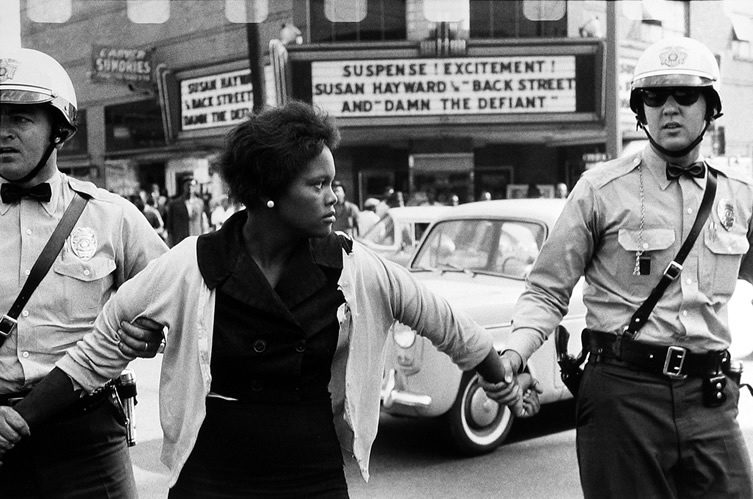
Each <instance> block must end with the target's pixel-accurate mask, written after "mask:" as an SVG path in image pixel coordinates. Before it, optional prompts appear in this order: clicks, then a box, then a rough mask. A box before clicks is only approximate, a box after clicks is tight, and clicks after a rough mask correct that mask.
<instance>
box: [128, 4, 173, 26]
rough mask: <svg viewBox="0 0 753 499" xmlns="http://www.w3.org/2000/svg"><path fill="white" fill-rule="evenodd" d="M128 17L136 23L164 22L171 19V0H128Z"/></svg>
mask: <svg viewBox="0 0 753 499" xmlns="http://www.w3.org/2000/svg"><path fill="white" fill-rule="evenodd" d="M126 12H127V13H128V19H130V20H131V22H133V23H136V24H162V23H164V22H166V21H167V20H168V19H170V0H127V3H126Z"/></svg>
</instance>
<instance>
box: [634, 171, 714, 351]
mask: <svg viewBox="0 0 753 499" xmlns="http://www.w3.org/2000/svg"><path fill="white" fill-rule="evenodd" d="M708 172H709V174H708V175H707V177H708V178H707V180H706V191H705V192H704V193H703V199H702V200H701V207H700V208H699V209H698V215H696V217H695V222H693V227H691V229H690V233H689V234H688V237H687V239H685V241H684V242H683V243H682V246H681V247H680V250H679V251H678V252H677V255H676V256H675V258H674V260H672V261H671V262H669V265H667V268H666V269H665V270H664V274H663V275H662V276H661V279H660V280H659V284H657V285H656V287H655V288H654V290H653V291H651V294H650V295H649V296H648V298H646V301H645V302H643V304H642V305H641V306H640V307H638V310H636V311H635V313H634V314H633V317H631V318H630V324H628V326H627V327H626V328H625V331H624V334H625V335H627V336H629V337H630V338H632V337H634V336H635V333H637V332H638V330H639V329H640V328H642V327H643V325H644V324H645V323H646V321H647V320H648V316H649V315H650V314H651V311H653V310H654V307H655V306H656V304H657V303H658V302H659V300H660V299H661V297H662V295H663V294H664V292H665V291H666V290H667V288H668V287H669V285H670V284H671V283H672V281H674V280H675V279H677V277H678V276H679V275H680V272H682V262H684V261H685V258H686V257H687V256H688V253H690V250H691V249H692V248H693V244H695V240H696V239H697V238H698V234H700V233H701V229H703V225H704V224H705V223H706V219H707V218H708V217H709V213H711V206H712V205H713V204H714V196H715V195H716V170H714V169H713V168H711V167H708Z"/></svg>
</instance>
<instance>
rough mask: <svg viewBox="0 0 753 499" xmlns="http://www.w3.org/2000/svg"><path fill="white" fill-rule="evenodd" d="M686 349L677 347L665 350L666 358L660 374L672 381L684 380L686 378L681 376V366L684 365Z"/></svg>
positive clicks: (683, 375)
mask: <svg viewBox="0 0 753 499" xmlns="http://www.w3.org/2000/svg"><path fill="white" fill-rule="evenodd" d="M687 353H688V351H687V349H685V348H683V347H678V346H670V347H668V348H667V356H666V357H665V359H664V368H663V369H662V374H664V375H665V376H667V377H668V378H672V379H685V378H687V377H688V376H687V375H686V374H682V366H683V364H685V354H687Z"/></svg>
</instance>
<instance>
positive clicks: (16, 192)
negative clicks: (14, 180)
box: [0, 182, 52, 204]
mask: <svg viewBox="0 0 753 499" xmlns="http://www.w3.org/2000/svg"><path fill="white" fill-rule="evenodd" d="M51 197H52V189H50V184H48V183H46V182H44V183H41V184H37V185H35V186H34V187H28V188H27V187H21V186H20V185H18V184H3V185H1V186H0V198H2V200H3V203H6V204H13V203H18V202H19V201H21V198H29V199H34V200H37V201H40V202H41V201H44V202H47V201H49V200H50V198H51Z"/></svg>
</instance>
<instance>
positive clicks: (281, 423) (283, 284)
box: [0, 102, 538, 498]
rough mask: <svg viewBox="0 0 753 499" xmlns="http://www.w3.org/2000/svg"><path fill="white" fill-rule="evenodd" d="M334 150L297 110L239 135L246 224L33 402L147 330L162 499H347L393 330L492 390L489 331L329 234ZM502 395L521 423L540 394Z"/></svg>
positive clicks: (130, 291)
mask: <svg viewBox="0 0 753 499" xmlns="http://www.w3.org/2000/svg"><path fill="white" fill-rule="evenodd" d="M338 139H339V133H338V131H337V129H336V128H335V127H334V125H333V123H332V122H331V121H330V120H329V119H328V118H327V117H326V116H324V115H322V114H320V113H318V112H316V111H315V110H314V109H313V108H312V107H311V106H309V105H307V104H303V103H299V102H292V103H289V104H287V105H285V106H282V107H279V108H273V109H270V110H267V111H264V112H262V113H260V114H256V115H253V116H251V117H250V118H249V119H248V120H246V121H245V122H244V123H242V124H240V125H238V126H237V127H236V128H235V129H234V130H233V131H232V132H231V133H230V134H229V136H228V141H227V145H226V149H225V152H224V154H223V157H222V160H221V166H220V168H221V173H222V175H223V177H224V180H225V181H226V182H227V185H228V186H229V187H230V195H231V196H233V197H234V198H237V199H240V200H241V201H243V203H244V204H245V205H246V207H247V209H246V210H244V211H241V212H239V213H236V214H235V215H233V216H232V217H231V218H230V219H229V220H228V221H227V222H226V223H225V224H224V225H223V226H222V228H221V229H220V230H219V231H217V232H213V233H210V234H207V235H204V236H201V237H198V238H195V237H191V238H188V239H186V240H184V241H183V242H182V243H181V244H179V245H178V246H176V247H175V248H173V249H172V250H171V251H170V252H169V253H167V254H166V255H165V257H163V258H160V259H158V260H157V261H155V262H153V264H151V265H150V266H149V267H148V270H147V271H146V272H144V273H142V274H140V275H139V276H138V277H136V279H135V280H134V281H131V282H129V283H126V285H124V286H123V287H122V288H121V289H120V290H119V292H118V294H117V295H116V296H115V297H114V298H113V299H112V300H110V302H108V303H107V304H106V305H105V311H104V312H103V314H102V315H101V316H100V317H99V318H98V320H97V322H96V332H95V333H93V334H90V335H89V336H87V337H86V339H85V340H84V341H83V342H80V343H79V344H78V345H76V346H75V347H74V348H73V349H72V350H70V351H69V354H68V357H67V358H66V360H65V361H63V362H60V363H59V364H58V368H59V369H58V370H57V371H56V372H55V374H51V375H50V377H48V379H49V380H50V381H49V384H48V385H46V386H40V387H38V389H37V390H35V391H34V392H33V393H32V395H31V396H32V397H35V398H36V399H37V400H40V401H45V402H46V403H47V407H48V409H47V410H49V408H50V407H55V405H56V404H58V403H59V402H58V400H59V398H60V397H59V394H58V390H53V391H49V390H47V388H48V387H52V388H55V385H54V383H53V382H52V380H53V379H54V377H55V376H60V373H61V372H65V373H67V374H68V375H70V376H71V377H73V379H75V380H76V381H77V382H78V383H81V384H82V385H84V386H86V387H87V388H88V389H92V388H94V387H95V386H97V380H98V379H99V380H103V379H105V378H106V377H107V376H108V374H106V373H109V372H115V371H118V370H119V369H122V367H123V366H124V365H125V364H126V363H127V362H128V361H129V360H130V359H129V358H128V357H127V356H123V355H120V354H119V350H118V347H117V341H118V339H117V338H116V336H117V335H116V331H115V329H114V327H113V326H115V327H117V324H119V323H120V322H121V321H124V320H126V321H127V320H129V319H130V318H131V317H135V316H145V317H150V318H152V319H154V320H155V321H157V322H160V323H164V324H166V325H167V326H168V331H169V332H168V335H167V341H166V343H167V345H166V348H165V352H164V359H163V361H162V362H163V363H162V366H163V367H162V369H163V370H162V373H163V376H162V380H161V390H160V414H161V416H162V420H161V423H162V428H163V431H164V440H163V445H164V448H163V452H162V455H163V459H164V462H165V464H166V465H167V466H168V468H169V470H170V487H171V489H170V497H176V498H178V497H179V498H194V497H196V498H205V497H219V496H221V497H244V498H245V497H260V496H264V495H272V496H276V497H322V498H324V497H326V498H337V497H347V496H348V492H347V484H346V481H345V475H344V471H343V456H342V452H345V454H346V455H347V456H350V457H354V458H355V463H356V464H357V465H358V467H359V468H360V471H361V473H362V474H363V477H364V479H367V478H368V466H369V455H370V451H371V446H372V444H373V442H374V439H375V437H376V432H377V425H378V422H379V406H380V386H381V380H382V373H383V369H384V355H381V354H380V352H382V351H383V349H384V348H385V345H386V340H387V337H388V334H389V332H390V330H391V329H390V328H391V326H392V324H393V323H394V321H395V320H399V321H400V322H402V323H404V324H407V325H409V326H411V327H412V328H414V329H415V330H416V331H417V332H418V333H419V334H422V335H424V336H426V337H427V338H428V339H430V340H431V341H432V343H434V344H435V345H437V346H438V347H439V348H440V349H441V350H442V351H444V352H445V353H447V354H448V355H450V356H451V357H452V359H453V360H454V361H455V362H456V363H457V364H458V365H459V366H460V368H461V369H463V370H469V369H476V370H477V371H478V372H479V373H481V374H482V375H483V376H484V377H485V378H486V379H488V380H493V381H502V378H500V377H499V376H498V370H499V368H500V367H501V366H500V361H499V356H498V354H497V352H496V351H495V350H494V347H493V345H492V338H491V336H490V335H489V333H488V332H487V331H486V330H485V329H483V328H481V327H480V326H478V325H477V324H476V323H474V322H472V321H471V320H470V319H469V318H468V317H466V316H465V315H463V314H461V313H459V312H457V311H455V310H453V309H452V308H451V307H450V305H449V304H448V303H447V302H446V301H445V300H444V299H442V298H440V297H438V296H435V295H434V294H432V293H431V292H430V291H428V290H427V289H426V288H424V287H423V286H422V285H421V284H419V283H418V282H417V281H415V280H414V278H413V277H412V276H411V274H410V273H409V272H408V271H407V270H406V269H404V268H403V267H401V266H399V265H396V264H393V263H391V262H389V261H385V260H383V259H381V258H380V257H378V256H377V255H376V254H374V253H373V252H371V251H370V250H368V249H367V248H366V247H365V246H363V245H361V244H360V243H358V242H354V241H353V240H352V239H350V238H349V237H347V236H345V235H343V234H338V233H334V232H333V231H332V225H333V223H334V221H335V211H334V207H335V204H336V202H337V196H336V195H335V193H334V191H333V179H334V177H335V166H334V160H333V157H332V152H331V150H332V149H333V148H334V147H335V146H336V145H337V142H338ZM63 376H66V375H63ZM510 381H512V379H510ZM522 382H523V389H525V390H528V387H529V386H531V384H532V381H531V380H530V378H529V379H528V380H527V381H526V380H522ZM509 388H510V391H509V392H508V397H507V399H506V400H505V403H510V404H512V405H513V406H514V411H515V412H516V414H523V413H525V414H532V413H535V412H536V411H537V410H538V398H537V394H536V392H535V390H531V391H530V393H528V395H526V396H525V397H523V396H522V394H521V392H519V391H518V392H514V391H512V390H513V389H514V387H513V386H512V385H511V384H510V386H509ZM40 411H42V409H40ZM36 417H40V416H39V415H36ZM48 417H49V414H48ZM0 423H1V422H0ZM1 430H2V424H0V433H1ZM349 462H351V460H349Z"/></svg>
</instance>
